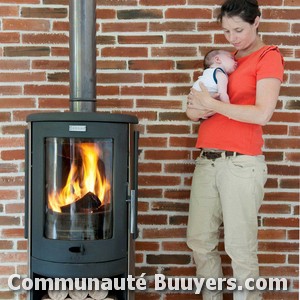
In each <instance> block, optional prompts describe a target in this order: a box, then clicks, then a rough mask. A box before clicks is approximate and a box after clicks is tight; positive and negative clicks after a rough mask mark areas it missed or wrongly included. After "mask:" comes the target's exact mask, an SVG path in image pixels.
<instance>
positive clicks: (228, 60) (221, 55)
mask: <svg viewBox="0 0 300 300" xmlns="http://www.w3.org/2000/svg"><path fill="white" fill-rule="evenodd" d="M203 64H204V69H208V68H210V67H220V68H222V69H224V71H225V72H226V73H228V74H230V73H232V72H233V71H234V70H235V69H236V67H237V63H236V61H235V60H234V58H233V55H232V54H231V53H230V52H228V51H225V50H218V49H214V50H211V51H209V52H208V53H206V55H205V56H204V60H203Z"/></svg>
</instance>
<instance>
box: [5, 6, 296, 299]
mask: <svg viewBox="0 0 300 300" xmlns="http://www.w3.org/2000/svg"><path fill="white" fill-rule="evenodd" d="M220 3H221V1H220V0H101V1H100V0H99V1H98V7H97V18H98V19H97V26H98V37H97V47H98V61H97V68H98V75H97V82H98V84H97V94H98V99H99V101H98V110H99V111H110V112H122V113H129V114H135V115H137V116H138V117H139V120H140V125H139V130H140V132H141V140H140V149H141V155H140V165H139V228H140V234H139V238H138V240H137V244H136V247H137V251H136V267H137V274H141V273H146V274H147V276H149V277H148V278H149V281H151V278H153V275H154V274H155V273H163V274H165V275H168V276H191V275H194V273H195V267H194V264H193V262H192V258H191V252H190V250H189V249H188V248H187V246H186V244H185V234H186V222H187V211H188V205H189V201H188V198H189V190H190V183H191V177H192V172H193V168H194V164H193V159H194V158H195V157H196V156H197V154H198V153H197V151H196V149H195V148H194V144H195V138H196V131H197V126H198V125H197V124H196V123H192V122H190V121H189V120H188V119H187V118H186V116H185V113H184V110H183V102H184V101H185V99H186V95H187V94H188V92H189V88H190V86H191V84H192V82H193V80H194V79H195V78H196V77H197V76H198V75H199V73H200V71H201V70H200V68H201V60H202V58H203V54H204V53H205V52H206V51H207V50H208V49H209V48H211V47H222V48H228V49H229V45H228V44H227V43H226V40H225V39H224V37H223V34H222V31H221V30H220V28H219V25H218V24H216V22H215V19H214V18H215V16H216V8H217V6H218V5H219V4H220ZM67 4H68V1H66V0H0V126H1V127H0V299H23V298H24V295H22V294H19V293H13V292H12V291H9V290H8V287H7V278H8V276H9V275H11V274H13V273H19V274H22V275H23V276H26V262H27V251H26V249H27V243H26V240H24V238H23V231H24V229H23V228H24V129H25V128H26V122H25V118H26V116H27V115H28V114H29V113H32V112H36V111H38V112H43V111H49V110H51V111H52V110H54V111H61V110H66V109H68V93H69V90H68V66H69V63H68V5H67ZM299 5H300V3H299V1H296V0H262V1H261V8H262V23H261V27H260V28H261V35H262V37H263V40H264V41H265V42H266V43H269V44H277V45H279V47H280V50H281V52H282V54H283V55H284V57H285V77H284V84H283V86H282V89H281V93H280V98H279V101H278V105H277V108H276V111H275V113H274V116H273V118H272V120H271V122H270V123H269V124H268V125H267V126H265V127H264V133H265V148H264V151H265V155H266V158H267V162H268V167H269V179H268V181H267V185H266V188H267V189H266V195H265V201H264V203H263V205H262V208H261V210H260V218H259V221H260V230H259V261H260V269H261V274H262V275H263V276H267V277H268V276H270V277H274V276H278V277H286V278H288V281H289V290H288V291H287V292H284V293H280V292H265V293H264V299H298V298H297V297H298V283H299V282H298V249H299V248H298V221H299V219H298V213H299V203H298V199H299V198H298V197H299V194H298V191H299V190H298V189H299V181H298V179H299V165H300V151H299V139H298V138H299V126H298V122H299V119H300V118H299V113H298V110H299V107H300V105H299V94H300V72H299V67H300V46H299V40H300V37H299V32H300V24H299V13H300V6H299ZM220 250H221V251H222V253H223V256H222V257H223V262H224V270H225V274H226V275H230V274H231V273H232V271H231V269H230V261H229V258H228V257H227V256H226V254H225V252H224V246H223V242H222V241H221V242H220ZM22 296H23V297H22ZM137 298H138V299H141V298H143V299H151V300H156V299H164V300H173V299H176V300H177V299H199V296H198V297H195V296H189V297H186V296H182V295H179V294H178V293H176V292H171V291H169V292H165V293H156V292H155V291H154V290H153V289H148V291H147V293H146V294H145V293H144V295H138V297H137ZM227 299H230V297H229V298H227Z"/></svg>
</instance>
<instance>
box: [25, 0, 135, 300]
mask: <svg viewBox="0 0 300 300" xmlns="http://www.w3.org/2000/svg"><path fill="white" fill-rule="evenodd" d="M69 7H70V112H64V113H61V112H60V113H42V114H32V115H29V116H28V117H27V122H28V129H27V130H26V133H25V137H26V172H25V177H26V178H25V179H26V187H25V191H26V197H25V202H26V203H25V204H26V205H25V224H26V228H25V236H26V238H28V250H29V251H28V254H29V276H30V278H31V279H32V280H33V281H34V280H35V279H36V278H45V279H51V278H53V279H54V278H66V279H69V278H74V279H77V278H81V279H83V278H97V279H99V280H101V279H102V278H114V279H116V278H126V277H128V276H129V275H134V239H135V238H136V237H137V162H138V137H139V133H138V131H137V130H136V129H135V125H136V124H137V123H138V120H137V118H136V117H135V116H131V115H123V114H109V113H97V112H96V50H95V48H96V38H95V32H96V31H95V27H96V26H95V23H96V0H70V6H69ZM110 294H111V296H112V298H113V299H118V300H125V299H126V300H127V299H134V294H132V293H130V292H129V291H128V290H126V289H125V290H120V291H116V290H115V291H114V290H112V291H110ZM45 297H47V291H39V290H34V289H33V290H32V291H31V292H30V293H29V299H31V300H37V299H42V298H43V299H44V298H45ZM63 299H64V298H63ZM79 299H83V298H79ZM94 299H98V298H97V297H96V298H94ZM101 299H102V298H101Z"/></svg>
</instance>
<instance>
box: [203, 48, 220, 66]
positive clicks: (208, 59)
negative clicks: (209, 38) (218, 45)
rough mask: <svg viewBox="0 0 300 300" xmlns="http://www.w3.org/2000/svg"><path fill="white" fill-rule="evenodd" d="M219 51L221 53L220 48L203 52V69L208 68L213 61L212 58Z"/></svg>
mask: <svg viewBox="0 0 300 300" xmlns="http://www.w3.org/2000/svg"><path fill="white" fill-rule="evenodd" d="M220 53H221V50H219V49H212V50H210V51H208V52H207V53H206V54H205V56H204V58H203V67H204V70H205V69H208V68H210V66H211V65H212V63H213V58H214V57H215V56H216V55H218V54H220Z"/></svg>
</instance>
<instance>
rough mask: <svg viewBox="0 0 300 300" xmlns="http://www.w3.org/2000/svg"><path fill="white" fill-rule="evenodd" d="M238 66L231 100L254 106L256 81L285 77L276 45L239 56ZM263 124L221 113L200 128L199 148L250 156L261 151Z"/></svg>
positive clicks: (232, 79) (230, 87) (230, 86)
mask: <svg viewBox="0 0 300 300" xmlns="http://www.w3.org/2000/svg"><path fill="white" fill-rule="evenodd" d="M236 60H237V62H238V67H237V69H236V70H235V71H234V72H233V73H232V74H231V75H230V76H229V82H228V95H229V99H230V103H232V104H239V105H254V104H255V101H256V84H257V81H259V80H260V79H263V78H278V79H279V80H281V81H282V80H283V59H282V56H281V54H280V52H279V50H278V48H277V47H275V46H264V47H262V48H261V49H259V50H257V51H255V52H253V53H251V54H250V55H248V56H244V57H241V58H238V59H236ZM262 146H263V138H262V126H261V125H257V124H250V123H244V122H239V121H235V120H232V119H229V118H228V117H225V116H223V115H221V114H215V115H213V116H212V117H210V118H208V119H207V120H204V121H203V122H202V123H201V124H200V127H199V132H198V139H197V143H196V147H197V148H213V149H221V150H227V151H236V152H239V153H243V154H247V155H259V154H261V153H262V150H261V148H262Z"/></svg>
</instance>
